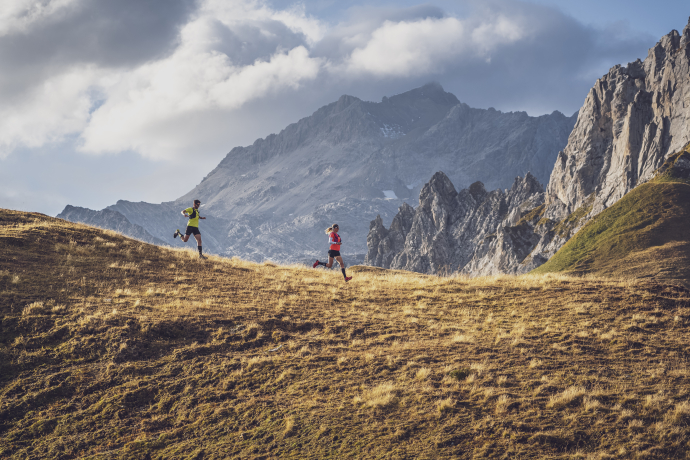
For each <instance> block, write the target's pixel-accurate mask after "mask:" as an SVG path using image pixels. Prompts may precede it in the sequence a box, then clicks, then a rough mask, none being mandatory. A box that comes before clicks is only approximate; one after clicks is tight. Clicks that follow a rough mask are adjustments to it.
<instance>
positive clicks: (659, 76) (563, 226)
mask: <svg viewBox="0 0 690 460" xmlns="http://www.w3.org/2000/svg"><path fill="white" fill-rule="evenodd" d="M689 44H690V22H689V23H688V25H687V26H686V27H685V29H683V33H682V34H679V33H678V32H677V31H675V30H674V31H672V32H671V33H670V34H668V35H666V36H665V37H663V38H662V39H661V40H660V41H659V42H658V43H657V44H656V45H655V46H654V47H653V48H651V49H650V50H649V53H648V55H647V58H646V59H645V60H644V61H640V60H639V59H638V60H637V61H635V62H633V63H630V64H628V66H627V67H622V66H615V67H613V68H612V69H611V70H610V71H609V73H608V74H606V75H604V76H603V77H602V78H600V79H599V80H597V82H596V83H595V85H594V87H593V88H592V89H591V91H590V92H589V94H588V95H587V98H586V100H585V104H584V105H583V106H582V108H581V109H580V112H579V117H578V121H577V123H576V125H575V128H574V129H573V132H572V133H571V134H570V137H569V138H568V145H567V146H566V148H565V149H564V150H563V151H562V152H560V153H559V155H558V159H557V160H556V164H555V166H554V169H553V172H552V173H551V178H550V180H549V184H548V186H547V196H546V209H545V212H544V217H545V221H544V222H543V223H544V225H543V226H542V227H541V228H540V229H538V230H539V236H540V240H539V243H537V245H536V247H535V248H534V250H533V251H532V253H531V255H530V257H529V259H528V260H526V261H524V267H525V269H531V268H536V267H538V266H539V265H541V264H542V263H544V262H545V261H547V260H548V259H549V258H550V257H551V256H553V255H554V254H555V253H556V252H557V251H558V250H559V249H560V248H561V247H562V246H563V245H564V244H565V243H566V242H567V241H568V240H569V239H570V237H572V236H573V235H574V234H575V233H576V232H577V231H578V230H579V229H580V228H582V226H583V225H585V224H586V223H587V222H589V220H591V219H592V217H594V216H596V215H597V214H599V213H600V212H601V211H603V210H604V209H606V208H608V207H609V206H611V205H613V204H614V203H616V202H617V201H618V200H619V199H621V198H622V197H623V196H624V195H625V194H626V193H628V192H629V191H631V190H632V189H633V188H635V187H636V186H637V185H640V184H643V183H645V182H647V181H648V180H650V179H651V178H652V177H653V174H654V171H655V170H657V169H658V168H659V167H661V166H662V164H663V163H664V161H665V159H666V158H667V157H668V156H669V155H671V154H673V153H674V152H676V151H678V150H680V149H681V148H682V147H683V146H684V145H686V144H687V143H688V141H689V140H690V129H688V120H689V118H690V49H688V45H689Z"/></svg>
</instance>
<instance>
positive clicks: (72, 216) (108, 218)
mask: <svg viewBox="0 0 690 460" xmlns="http://www.w3.org/2000/svg"><path fill="white" fill-rule="evenodd" d="M57 217H58V218H60V219H65V220H69V221H70V222H79V223H82V224H87V225H93V226H95V227H101V228H105V229H109V230H115V231H116V232H119V233H122V234H123V235H127V236H129V237H132V238H135V239H137V240H140V241H144V242H146V243H151V244H157V245H161V246H166V243H165V242H164V241H163V240H161V239H159V238H156V237H155V236H153V235H151V234H150V233H149V232H147V231H146V230H145V229H144V228H143V227H142V226H140V225H136V224H133V223H132V222H130V221H129V220H128V219H127V218H126V217H125V216H124V215H122V214H120V213H119V212H117V211H113V210H110V209H103V210H101V211H93V210H91V209H88V208H80V207H78V206H69V205H68V206H67V207H65V209H64V210H63V211H62V212H61V213H60V214H58V216H57ZM173 231H174V230H173Z"/></svg>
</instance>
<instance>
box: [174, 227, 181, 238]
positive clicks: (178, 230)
mask: <svg viewBox="0 0 690 460" xmlns="http://www.w3.org/2000/svg"><path fill="white" fill-rule="evenodd" d="M177 235H180V236H182V233H180V229H179V228H178V229H177V230H175V233H174V234H173V238H177Z"/></svg>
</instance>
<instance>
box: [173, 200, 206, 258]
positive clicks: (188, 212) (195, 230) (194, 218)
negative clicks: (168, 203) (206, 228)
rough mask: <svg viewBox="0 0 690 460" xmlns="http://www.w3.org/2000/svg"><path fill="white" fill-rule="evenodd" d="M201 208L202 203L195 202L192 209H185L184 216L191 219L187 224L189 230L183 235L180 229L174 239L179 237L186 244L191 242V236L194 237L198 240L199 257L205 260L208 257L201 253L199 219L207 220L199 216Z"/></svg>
mask: <svg viewBox="0 0 690 460" xmlns="http://www.w3.org/2000/svg"><path fill="white" fill-rule="evenodd" d="M199 206H201V201H199V200H194V206H192V207H191V208H187V209H184V210H183V211H182V215H183V216H185V217H187V218H189V222H187V230H185V232H184V233H185V234H184V235H183V234H182V233H181V232H180V229H179V228H178V229H177V231H176V232H175V234H173V238H177V237H178V236H179V237H180V239H181V240H182V242H183V243H186V242H187V241H188V240H189V235H194V238H196V245H197V247H198V248H199V257H201V258H202V259H205V258H206V256H204V254H202V252H201V233H200V232H199V219H206V218H205V217H201V216H200V215H199Z"/></svg>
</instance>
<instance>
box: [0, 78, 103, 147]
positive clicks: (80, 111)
mask: <svg viewBox="0 0 690 460" xmlns="http://www.w3.org/2000/svg"><path fill="white" fill-rule="evenodd" d="M98 73H99V72H98V71H96V70H95V69H93V68H91V67H79V68H74V69H72V70H71V71H69V72H65V73H63V74H60V75H56V76H54V77H51V78H49V79H47V80H45V81H43V82H42V83H41V84H40V85H39V86H37V87H35V88H33V89H32V91H30V92H29V93H28V94H26V95H25V96H24V98H22V100H21V103H9V104H0V158H2V157H6V156H7V155H9V154H10V153H11V152H12V151H13V150H14V149H15V148H16V147H18V146H27V147H40V146H42V145H44V144H46V143H51V142H59V141H61V140H62V139H63V138H64V137H65V136H66V135H68V134H70V133H75V132H79V131H81V130H82V129H84V127H86V125H87V123H88V117H89V109H90V107H91V104H92V100H91V97H92V95H91V94H89V88H90V85H91V84H92V83H93V82H94V81H95V80H96V79H97V78H96V75H97V74H98Z"/></svg>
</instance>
